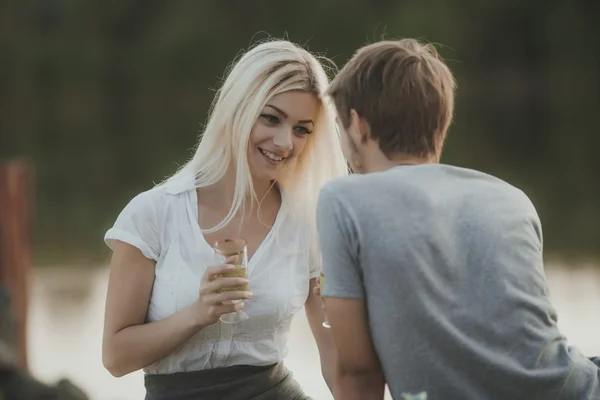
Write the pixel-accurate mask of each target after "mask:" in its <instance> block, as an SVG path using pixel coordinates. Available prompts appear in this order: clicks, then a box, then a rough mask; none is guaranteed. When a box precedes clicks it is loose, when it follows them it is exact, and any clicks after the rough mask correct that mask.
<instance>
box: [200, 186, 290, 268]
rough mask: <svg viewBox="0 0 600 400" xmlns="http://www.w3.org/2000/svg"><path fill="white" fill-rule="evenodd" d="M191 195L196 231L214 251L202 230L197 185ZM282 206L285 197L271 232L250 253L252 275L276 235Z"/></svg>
mask: <svg viewBox="0 0 600 400" xmlns="http://www.w3.org/2000/svg"><path fill="white" fill-rule="evenodd" d="M191 196H192V205H193V207H192V208H193V210H192V215H193V217H194V218H193V219H194V224H193V225H194V232H196V233H197V235H198V236H199V237H200V240H201V241H202V243H203V244H205V245H206V246H207V247H208V248H209V249H210V250H211V251H214V250H213V246H211V245H210V243H208V241H207V240H206V237H204V233H203V232H202V227H200V215H199V212H198V204H199V201H198V191H197V188H195V187H194V188H193V190H192V193H191ZM282 197H283V196H282ZM282 208H283V198H282V200H281V205H280V206H279V210H278V211H277V215H276V216H275V221H274V222H273V225H272V226H271V228H270V229H269V232H268V233H267V234H266V236H265V237H264V239H263V240H262V241H261V242H260V244H259V245H258V247H257V248H256V250H255V251H254V254H252V256H250V255H249V256H248V275H250V273H251V272H252V270H253V269H254V264H255V263H254V261H255V260H257V259H259V256H260V255H261V254H262V253H263V252H264V248H265V247H266V246H267V245H268V243H269V241H271V240H272V236H273V235H274V233H273V231H274V229H275V227H276V226H277V225H278V223H279V220H280V216H281V209H282Z"/></svg>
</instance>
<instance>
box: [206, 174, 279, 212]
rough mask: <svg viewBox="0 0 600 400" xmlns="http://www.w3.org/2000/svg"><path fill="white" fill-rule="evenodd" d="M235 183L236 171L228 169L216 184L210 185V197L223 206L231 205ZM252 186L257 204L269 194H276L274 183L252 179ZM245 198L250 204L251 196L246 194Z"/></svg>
mask: <svg viewBox="0 0 600 400" xmlns="http://www.w3.org/2000/svg"><path fill="white" fill-rule="evenodd" d="M235 183H236V171H235V170H234V169H233V168H230V169H229V170H228V171H227V173H226V174H225V175H224V176H223V177H222V178H221V179H220V180H219V181H218V182H217V183H215V184H214V185H211V192H212V195H213V196H214V197H215V198H217V199H219V201H220V202H223V203H224V204H229V205H230V204H232V203H233V198H234V193H235ZM252 185H253V187H254V193H256V197H257V200H258V201H259V202H262V200H264V199H265V198H266V197H267V196H268V195H269V193H270V192H273V194H277V190H276V184H275V182H274V181H269V180H258V179H253V181H252ZM245 196H246V200H248V202H249V203H251V202H252V198H251V196H252V194H251V193H246V195H245Z"/></svg>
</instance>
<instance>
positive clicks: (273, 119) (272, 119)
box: [260, 114, 279, 125]
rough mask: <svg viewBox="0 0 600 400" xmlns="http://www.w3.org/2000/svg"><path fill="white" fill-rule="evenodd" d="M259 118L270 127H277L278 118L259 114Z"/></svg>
mask: <svg viewBox="0 0 600 400" xmlns="http://www.w3.org/2000/svg"><path fill="white" fill-rule="evenodd" d="M260 117H261V118H262V119H264V120H265V121H266V122H267V123H269V124H271V125H277V124H278V123H279V117H277V116H276V115H271V114H261V115H260Z"/></svg>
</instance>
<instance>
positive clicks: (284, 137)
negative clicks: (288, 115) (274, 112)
mask: <svg viewBox="0 0 600 400" xmlns="http://www.w3.org/2000/svg"><path fill="white" fill-rule="evenodd" d="M273 143H274V144H275V146H277V148H278V149H280V150H282V151H290V150H291V149H292V147H293V142H292V132H291V130H289V129H282V130H281V131H279V132H278V133H277V135H275V137H274V138H273Z"/></svg>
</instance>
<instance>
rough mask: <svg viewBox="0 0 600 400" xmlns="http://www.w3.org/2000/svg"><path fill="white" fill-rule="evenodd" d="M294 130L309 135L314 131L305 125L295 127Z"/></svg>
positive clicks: (299, 133) (298, 133)
mask: <svg viewBox="0 0 600 400" xmlns="http://www.w3.org/2000/svg"><path fill="white" fill-rule="evenodd" d="M294 132H295V133H296V134H297V135H308V134H309V133H312V131H311V130H310V129H308V128H307V127H305V126H297V127H295V128H294Z"/></svg>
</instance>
